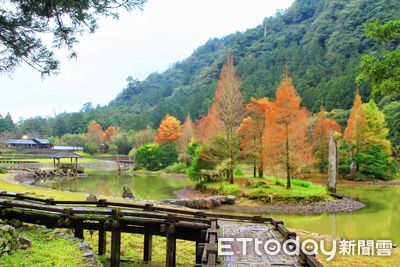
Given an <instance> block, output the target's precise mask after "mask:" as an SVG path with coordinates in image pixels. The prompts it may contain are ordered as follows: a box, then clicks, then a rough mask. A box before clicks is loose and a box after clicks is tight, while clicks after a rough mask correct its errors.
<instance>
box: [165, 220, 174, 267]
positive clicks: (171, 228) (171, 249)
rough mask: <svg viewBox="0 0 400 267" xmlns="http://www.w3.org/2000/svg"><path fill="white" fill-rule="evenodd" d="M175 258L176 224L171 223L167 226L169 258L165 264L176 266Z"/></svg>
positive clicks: (169, 266)
mask: <svg viewBox="0 0 400 267" xmlns="http://www.w3.org/2000/svg"><path fill="white" fill-rule="evenodd" d="M175 260H176V236H175V225H174V224H173V223H171V224H169V225H168V226H167V259H166V263H165V266H167V267H175Z"/></svg>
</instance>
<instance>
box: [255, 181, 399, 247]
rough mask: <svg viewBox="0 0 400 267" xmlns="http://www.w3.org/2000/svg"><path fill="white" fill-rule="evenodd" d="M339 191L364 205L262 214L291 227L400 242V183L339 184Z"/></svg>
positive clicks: (342, 235)
mask: <svg viewBox="0 0 400 267" xmlns="http://www.w3.org/2000/svg"><path fill="white" fill-rule="evenodd" d="M338 193H339V194H343V195H345V196H348V197H351V198H355V199H359V200H360V201H361V202H363V203H365V204H366V205H367V207H366V208H364V209H361V210H358V211H355V212H346V213H336V214H320V215H287V214H263V215H266V216H272V217H275V218H279V219H281V220H283V221H284V222H285V225H286V226H287V227H290V228H296V229H303V230H306V231H310V232H314V233H320V234H329V235H333V236H339V237H345V238H348V239H354V240H359V239H374V240H377V239H389V240H392V241H393V243H394V244H398V245H400V186H348V185H346V186H344V185H343V186H339V188H338Z"/></svg>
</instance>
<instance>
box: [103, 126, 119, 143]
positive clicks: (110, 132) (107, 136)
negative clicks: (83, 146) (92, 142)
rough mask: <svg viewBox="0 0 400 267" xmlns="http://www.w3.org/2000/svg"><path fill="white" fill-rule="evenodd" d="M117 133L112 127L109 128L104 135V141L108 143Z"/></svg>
mask: <svg viewBox="0 0 400 267" xmlns="http://www.w3.org/2000/svg"><path fill="white" fill-rule="evenodd" d="M116 133H117V131H116V130H115V127H114V126H109V127H108V128H107V130H106V132H105V134H104V139H105V140H106V142H107V143H109V142H110V139H111V137H113V136H114V135H115V134H116Z"/></svg>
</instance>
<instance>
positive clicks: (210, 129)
mask: <svg viewBox="0 0 400 267" xmlns="http://www.w3.org/2000/svg"><path fill="white" fill-rule="evenodd" d="M215 99H216V94H214V102H213V103H212V104H211V106H210V108H209V109H208V113H207V115H205V116H203V117H202V118H201V119H200V120H199V121H198V122H197V123H196V127H195V128H196V135H197V137H198V139H199V140H200V141H202V142H205V141H206V140H207V139H208V138H209V137H210V136H214V135H218V134H222V133H223V132H224V127H223V125H222V121H221V119H220V118H219V115H218V113H219V112H220V108H219V105H218V102H217V101H216V100H215Z"/></svg>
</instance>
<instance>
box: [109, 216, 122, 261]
mask: <svg viewBox="0 0 400 267" xmlns="http://www.w3.org/2000/svg"><path fill="white" fill-rule="evenodd" d="M119 213H120V209H113V210H112V217H113V218H114V219H115V221H114V222H113V225H112V230H111V259H110V266H111V267H119V264H120V256H121V229H120V227H119V222H118V217H119V216H120V214H119Z"/></svg>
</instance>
